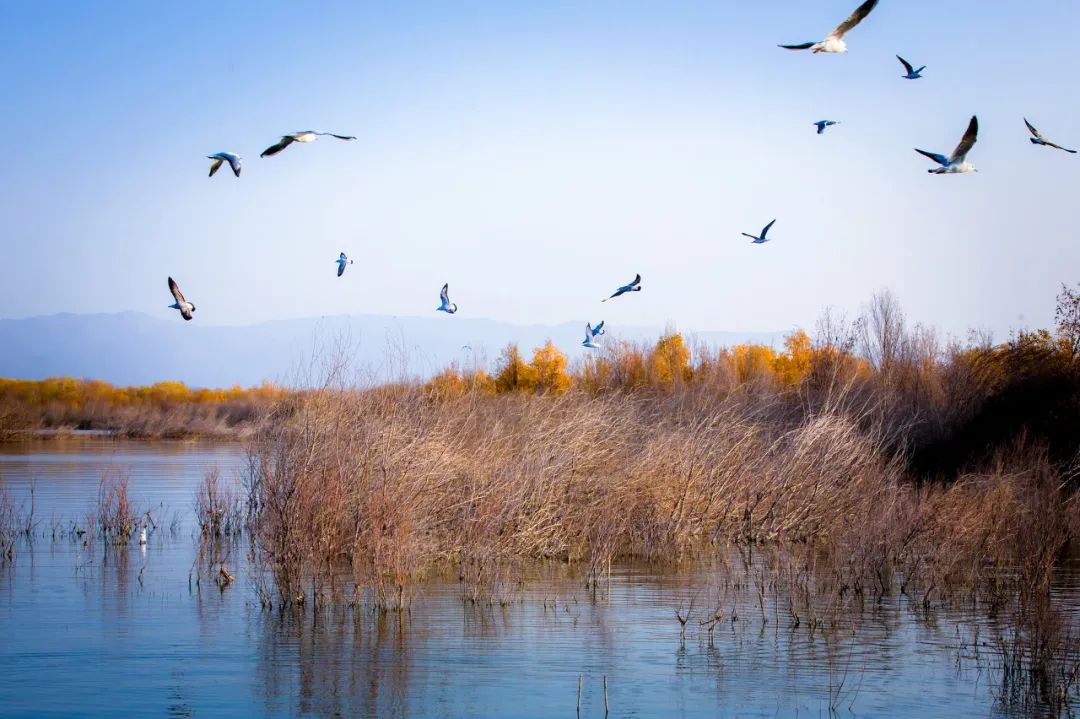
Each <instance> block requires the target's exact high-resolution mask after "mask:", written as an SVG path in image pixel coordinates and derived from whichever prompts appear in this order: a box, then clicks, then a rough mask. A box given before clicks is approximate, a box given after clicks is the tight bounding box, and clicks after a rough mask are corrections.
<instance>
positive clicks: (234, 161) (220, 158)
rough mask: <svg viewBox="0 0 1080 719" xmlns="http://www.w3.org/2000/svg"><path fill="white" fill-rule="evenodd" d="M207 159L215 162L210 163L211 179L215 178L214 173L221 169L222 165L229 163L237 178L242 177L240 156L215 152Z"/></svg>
mask: <svg viewBox="0 0 1080 719" xmlns="http://www.w3.org/2000/svg"><path fill="white" fill-rule="evenodd" d="M206 159H208V160H213V162H211V163H210V177H213V176H214V173H215V172H217V171H218V168H220V167H221V163H223V162H227V163H229V167H231V168H232V172H233V174H234V175H236V176H237V177H240V156H239V155H236V154H233V153H231V152H215V153H214V154H213V155H207V156H206Z"/></svg>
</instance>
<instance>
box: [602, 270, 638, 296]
mask: <svg viewBox="0 0 1080 719" xmlns="http://www.w3.org/2000/svg"><path fill="white" fill-rule="evenodd" d="M627 292H641V275H634V281H633V282H629V283H627V284H625V285H623V286H622V287H620V288H619V289H617V290H615V294H613V295H612V296H611V297H605V298H604V299H602V300H600V301H601V302H607V301H608V300H610V299H614V298H616V297H618V296H619V295H624V294H626V293H627Z"/></svg>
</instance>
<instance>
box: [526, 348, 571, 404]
mask: <svg viewBox="0 0 1080 719" xmlns="http://www.w3.org/2000/svg"><path fill="white" fill-rule="evenodd" d="M532 368H533V371H534V373H535V378H536V379H535V389H536V391H537V392H542V393H547V394H562V393H563V392H565V391H566V390H568V389H570V383H571V380H570V375H568V374H567V373H566V355H564V354H563V353H562V352H561V351H559V348H558V347H556V346H555V343H554V342H552V341H551V340H548V341H547V344H545V345H544V346H543V347H537V348H536V349H534V350H533V358H532Z"/></svg>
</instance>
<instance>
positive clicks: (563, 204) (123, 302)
mask: <svg viewBox="0 0 1080 719" xmlns="http://www.w3.org/2000/svg"><path fill="white" fill-rule="evenodd" d="M856 4H857V3H856V2H855V0H820V1H818V2H813V3H808V2H805V0H776V1H773V2H768V3H728V2H716V0H710V1H709V2H685V3H672V2H637V1H634V0H630V1H623V2H606V1H604V2H589V3H570V2H543V3H525V2H460V3H447V2H441V3H393V4H389V3H386V4H371V3H361V2H347V3H327V4H321V5H319V6H318V7H315V6H314V5H311V6H305V5H302V4H296V3H288V4H286V3H273V2H260V3H258V4H256V3H250V4H246V5H245V4H241V3H200V2H184V3H166V2H160V3H144V2H100V3H10V2H5V3H4V15H5V27H6V29H5V34H6V37H5V38H4V42H3V43H2V44H0V64H2V66H3V67H4V68H5V69H6V70H7V71H6V72H5V73H4V74H3V75H2V76H0V83H2V84H3V97H4V103H3V106H4V119H5V128H6V133H5V135H6V143H5V153H4V163H3V165H2V166H0V178H2V181H3V187H4V188H5V191H4V193H3V194H2V195H0V216H2V217H3V218H4V219H3V224H2V225H0V230H2V234H0V238H2V239H0V241H2V242H3V243H4V248H5V252H4V262H3V264H0V317H22V316H29V315H36V314H46V313H54V312H63V311H70V312H113V311H120V310H138V311H143V312H148V313H150V314H153V315H155V316H160V317H173V318H175V313H172V312H171V311H169V310H167V309H166V307H165V306H166V305H167V304H169V302H170V301H171V299H170V298H169V296H168V293H167V290H166V288H165V277H166V276H167V275H169V274H171V275H173V276H174V277H176V278H177V279H178V280H179V281H180V282H181V285H182V287H184V289H185V291H186V292H187V294H188V296H189V298H190V299H192V300H193V301H194V302H195V303H196V305H198V308H199V309H198V312H197V321H200V322H205V323H209V324H243V323H249V322H255V321H259V320H265V319H271V318H275V317H303V316H313V315H314V316H318V315H329V314H339V313H374V314H395V315H428V314H431V313H432V311H433V310H434V308H435V307H436V306H437V304H438V289H439V287H440V286H441V284H442V283H443V282H445V281H449V282H450V284H451V290H452V295H453V299H454V301H455V302H457V303H458V304H459V305H460V306H461V308H462V312H463V313H467V314H468V315H469V316H474V317H489V318H493V319H499V320H504V321H510V322H517V323H545V324H546V323H552V324H553V323H556V322H562V321H567V320H582V321H584V320H592V321H596V320H598V319H600V318H601V317H603V318H604V319H607V320H608V321H609V323H613V324H618V323H620V322H621V323H624V324H635V325H642V324H653V325H665V324H674V325H676V326H678V327H680V328H686V329H693V330H740V331H749V330H782V329H785V328H788V327H791V326H794V325H801V326H806V327H812V326H813V323H814V320H815V319H816V317H817V316H818V315H819V313H820V312H821V310H822V309H823V308H824V307H825V306H829V305H831V306H835V307H838V308H840V309H843V310H847V311H849V312H855V311H857V310H858V308H859V306H860V304H861V303H862V302H863V301H865V300H866V299H868V297H869V296H870V294H871V293H873V292H874V291H875V290H878V289H880V288H882V287H889V288H891V289H892V290H893V291H894V292H895V293H896V294H897V295H898V296H899V298H900V299H901V301H902V303H903V305H904V307H905V308H906V310H907V312H908V315H909V316H910V317H911V318H912V319H914V320H920V321H923V322H927V323H930V324H935V325H937V326H939V327H941V328H942V329H944V330H946V331H948V332H951V333H955V334H962V333H963V332H964V331H965V330H966V329H967V328H969V327H978V328H987V329H991V330H993V331H995V332H996V333H997V334H998V336H999V337H1001V336H1003V335H1004V334H1006V333H1007V332H1008V331H1010V330H1011V329H1014V328H1018V327H1024V326H1047V325H1049V324H1050V323H1051V322H1052V316H1053V300H1054V295H1055V294H1056V293H1057V291H1058V288H1059V286H1060V284H1061V283H1062V282H1069V283H1074V282H1075V281H1077V280H1078V279H1080V277H1078V274H1080V273H1078V271H1077V270H1078V268H1080V241H1078V240H1080V232H1078V230H1080V220H1078V219H1077V214H1076V212H1075V210H1074V208H1075V202H1076V201H1075V195H1076V191H1077V182H1076V180H1077V178H1078V177H1080V156H1072V155H1066V154H1065V153H1060V152H1057V151H1052V150H1048V149H1044V148H1036V147H1033V146H1032V145H1030V144H1029V143H1028V141H1027V139H1026V138H1027V135H1026V130H1025V129H1024V126H1023V121H1022V118H1023V117H1024V116H1027V117H1029V118H1030V119H1031V120H1032V121H1033V122H1034V123H1035V124H1036V125H1037V126H1038V127H1040V129H1042V130H1043V131H1044V133H1045V134H1046V135H1047V136H1048V137H1050V138H1051V139H1056V140H1057V141H1059V142H1061V143H1062V144H1065V145H1070V144H1072V145H1074V146H1075V145H1080V99H1078V97H1077V93H1076V92H1075V91H1074V90H1075V79H1076V76H1077V70H1078V60H1077V57H1076V55H1075V51H1074V49H1073V44H1074V43H1073V39H1072V38H1071V37H1070V35H1071V34H1073V32H1074V30H1075V28H1076V27H1077V26H1078V25H1080V4H1078V3H1075V2H1065V1H1063V0H1062V1H1059V0H1046V1H1045V2H1032V3H985V2H974V0H950V2H947V3H943V2H940V1H937V0H933V1H931V0H906V1H905V2H899V1H898V0H881V3H880V5H879V6H878V8H877V9H876V10H875V11H874V13H873V14H872V15H871V16H870V17H869V18H868V20H867V21H866V22H865V23H864V24H863V25H861V26H860V27H858V28H857V29H856V30H855V31H853V32H852V33H851V34H850V35H849V36H848V38H847V39H848V44H849V46H850V48H851V52H850V53H849V54H847V55H845V56H811V55H809V54H808V53H789V52H785V51H783V50H780V49H778V48H777V47H776V43H778V42H800V41H804V40H814V39H820V38H821V37H823V36H824V35H825V34H826V33H827V31H828V30H830V29H831V28H832V27H833V26H834V25H835V24H836V23H837V22H839V21H840V20H841V19H843V18H844V17H845V16H846V15H847V14H848V13H849V12H850V11H851V10H852V9H853V8H854V6H855V5H856ZM896 53H900V54H902V55H904V56H905V57H907V58H908V59H910V60H912V61H913V62H915V63H917V64H926V65H928V66H929V68H928V70H927V71H926V78H925V79H924V80H920V81H917V82H908V81H905V80H902V79H901V78H900V77H899V76H900V74H901V68H900V65H899V63H898V62H897V61H896V59H895V58H894V54H896ZM974 113H977V114H978V115H979V118H980V121H981V124H982V132H981V135H980V140H979V143H978V145H977V146H976V148H975V150H974V151H973V152H972V154H971V156H970V159H971V160H972V161H973V162H974V163H975V164H976V165H977V166H978V167H979V168H980V170H981V172H980V173H978V174H973V175H964V176H950V177H936V176H930V175H928V174H927V173H926V170H927V169H928V168H929V167H930V166H931V165H930V163H929V161H927V160H925V159H924V158H922V157H920V156H919V155H917V154H915V153H914V152H913V151H912V148H913V147H916V146H918V147H922V148H924V149H928V150H932V151H938V152H944V153H946V154H947V153H948V152H949V151H951V150H952V148H953V147H954V146H955V144H956V143H957V141H958V140H959V138H960V136H961V134H962V133H963V130H964V128H965V126H966V123H967V121H968V118H969V117H970V116H971V115H972V114H974ZM822 118H831V119H838V120H841V121H842V124H841V125H840V126H839V127H836V128H833V129H832V130H830V132H829V133H828V134H826V136H824V137H818V136H816V135H815V134H814V128H813V127H812V126H811V123H812V122H813V121H815V120H818V119H822ZM307 128H315V129H325V130H330V131H334V132H343V133H346V134H354V135H356V136H357V137H358V140H357V141H355V142H352V143H342V142H338V141H335V140H331V139H323V140H320V141H319V142H317V143H315V144H312V145H307V146H298V147H297V146H294V147H291V148H289V149H288V150H286V151H285V152H283V153H282V154H281V155H279V156H277V157H274V158H269V159H260V158H259V152H260V151H261V150H262V149H264V148H265V147H266V146H268V145H269V144H271V143H273V142H274V141H275V140H276V139H277V137H278V136H279V135H280V134H281V133H283V132H289V131H293V130H301V129H307ZM218 150H233V151H236V152H238V153H240V154H241V155H243V156H244V160H245V164H244V172H243V176H242V177H241V178H240V179H239V180H237V179H235V178H233V177H232V175H231V174H230V173H228V172H227V171H223V172H221V173H219V174H218V175H217V176H215V177H214V178H212V179H208V178H207V177H206V173H207V169H208V161H207V160H206V159H205V155H207V154H209V153H212V152H216V151H218ZM774 217H776V218H778V221H777V223H776V226H775V228H774V229H773V235H774V236H775V241H774V242H771V243H769V244H767V245H764V246H760V247H759V246H751V245H749V244H748V243H747V242H746V241H745V240H744V238H742V237H740V236H739V233H740V232H742V231H747V232H757V231H758V230H759V229H760V228H761V226H762V225H764V224H765V223H766V222H768V221H769V220H771V219H773V218H774ZM341 250H344V251H345V252H347V253H349V254H350V255H351V256H353V257H354V258H355V259H356V261H357V264H356V265H354V266H353V267H351V268H350V269H349V272H348V273H347V274H346V276H345V277H344V278H343V279H342V280H337V279H336V278H335V277H334V263H333V261H334V258H335V257H336V256H337V253H338V252H339V251H341ZM635 272H641V273H642V275H643V276H644V278H645V284H646V290H645V291H644V292H642V293H640V294H638V295H635V296H632V297H628V298H621V299H620V301H619V302H618V303H608V304H607V305H600V304H599V300H600V298H602V297H604V296H606V294H608V293H609V292H610V291H611V290H612V289H613V288H614V287H616V286H618V285H620V284H622V283H624V282H626V281H627V280H629V279H630V278H632V277H633V275H634V273H635ZM448 319H450V318H448ZM451 321H452V320H451Z"/></svg>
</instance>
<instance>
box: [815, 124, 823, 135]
mask: <svg viewBox="0 0 1080 719" xmlns="http://www.w3.org/2000/svg"><path fill="white" fill-rule="evenodd" d="M814 124H815V125H817V134H819V135H824V134H825V123H824V122H815V123H814Z"/></svg>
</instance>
